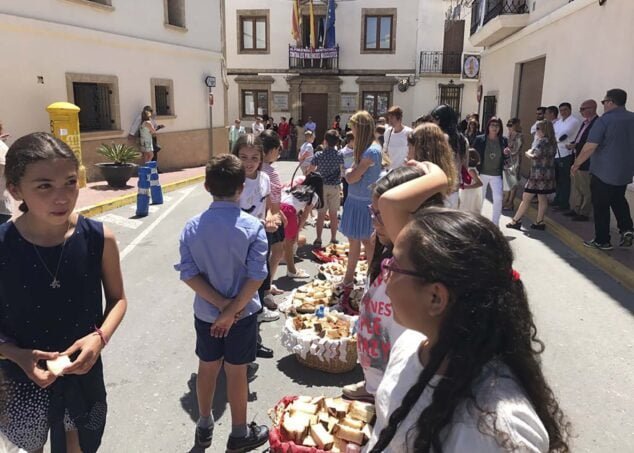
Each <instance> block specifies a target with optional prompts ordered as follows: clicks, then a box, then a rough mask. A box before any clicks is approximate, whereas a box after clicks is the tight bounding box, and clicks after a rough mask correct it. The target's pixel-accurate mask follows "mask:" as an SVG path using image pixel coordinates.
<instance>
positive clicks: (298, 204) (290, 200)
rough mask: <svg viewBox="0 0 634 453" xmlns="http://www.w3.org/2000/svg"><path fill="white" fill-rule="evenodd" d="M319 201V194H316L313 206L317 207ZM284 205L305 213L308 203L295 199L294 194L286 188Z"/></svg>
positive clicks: (283, 199) (283, 198)
mask: <svg viewBox="0 0 634 453" xmlns="http://www.w3.org/2000/svg"><path fill="white" fill-rule="evenodd" d="M318 201H319V197H317V194H314V195H313V199H312V201H311V204H312V205H313V206H315V205H316V204H317V202H318ZM282 204H287V205H289V206H292V207H294V208H295V211H297V212H299V211H303V210H304V209H305V208H306V205H307V204H308V203H307V202H306V201H300V200H298V199H297V198H295V197H294V196H293V194H291V190H290V188H288V187H286V188H285V189H284V190H282Z"/></svg>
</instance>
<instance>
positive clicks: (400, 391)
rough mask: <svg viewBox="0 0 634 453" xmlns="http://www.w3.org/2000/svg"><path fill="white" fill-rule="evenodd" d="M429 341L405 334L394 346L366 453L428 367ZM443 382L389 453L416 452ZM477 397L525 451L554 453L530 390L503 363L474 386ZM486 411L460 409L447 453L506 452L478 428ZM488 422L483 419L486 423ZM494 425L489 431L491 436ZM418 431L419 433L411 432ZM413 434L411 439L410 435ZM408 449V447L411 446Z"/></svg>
mask: <svg viewBox="0 0 634 453" xmlns="http://www.w3.org/2000/svg"><path fill="white" fill-rule="evenodd" d="M423 339H424V337H423V336H422V335H421V334H420V333H418V332H413V331H411V330H407V331H405V332H404V333H403V334H402V335H401V336H400V337H399V339H398V340H397V341H396V343H395V344H394V347H393V348H392V353H391V356H390V363H389V364H388V367H387V370H386V371H385V376H384V378H383V381H382V382H381V385H380V386H379V389H378V391H377V393H376V397H375V406H376V415H377V418H376V424H375V425H374V429H373V431H372V437H371V439H370V442H368V445H367V447H366V450H364V451H370V449H371V448H372V446H373V445H374V444H376V442H377V440H378V438H379V435H380V434H381V431H382V430H383V428H384V427H385V426H386V425H387V422H388V420H389V418H390V415H391V414H392V412H394V411H395V410H396V409H398V408H399V407H400V406H401V402H402V401H403V397H404V396H405V394H406V393H407V391H408V390H409V389H410V388H411V387H412V386H413V385H414V384H415V383H416V382H417V381H418V377H419V375H420V373H421V372H422V371H423V366H422V365H421V363H420V360H419V358H418V348H419V346H420V344H421V342H422V340H423ZM439 381H440V377H438V376H436V377H434V378H433V379H432V380H431V382H430V385H428V386H427V388H425V390H424V391H423V394H422V395H421V397H420V399H419V400H418V401H417V402H416V404H415V405H414V407H413V408H412V410H411V411H410V413H409V414H408V415H407V416H406V417H405V420H403V422H401V424H400V425H399V427H398V429H397V431H396V435H395V436H394V438H393V439H392V442H391V443H390V445H389V446H388V447H387V448H386V449H385V450H384V452H386V453H401V452H404V451H412V452H413V451H414V449H413V444H414V440H415V438H416V431H415V428H414V426H415V425H416V421H417V420H418V418H419V417H420V414H421V413H422V411H423V409H425V408H426V407H427V406H428V405H429V404H431V400H432V395H433V387H434V386H435V385H436V384H438V382H439ZM474 394H475V396H476V399H477V401H478V404H479V405H480V407H483V408H484V409H485V410H491V411H494V412H495V413H496V415H497V418H496V421H495V423H496V428H497V429H498V430H499V431H501V432H504V433H505V434H506V435H508V437H509V440H510V441H511V442H512V443H513V444H514V445H516V446H517V451H521V452H530V453H537V452H548V446H549V439H548V432H547V431H546V428H544V425H543V424H542V422H541V420H540V419H539V417H538V416H537V414H536V413H535V410H534V409H533V407H532V405H531V403H530V402H529V401H528V399H527V398H526V396H525V394H524V391H523V390H522V389H521V387H520V386H519V384H518V383H517V382H516V381H515V379H514V378H513V377H512V375H511V373H510V371H509V370H508V368H507V367H506V366H505V365H504V364H502V363H500V362H490V363H489V364H488V365H487V366H486V367H485V370H484V371H483V373H482V376H481V377H480V378H479V379H478V381H477V382H476V383H475V386H474ZM479 415H480V412H479V411H478V410H477V409H476V408H475V406H474V405H473V403H472V402H469V401H465V402H463V403H462V404H460V405H459V406H458V407H457V408H456V411H455V413H454V418H453V422H452V424H451V426H449V428H450V429H449V430H447V429H445V432H444V433H441V435H442V436H443V437H444V441H443V444H442V448H443V452H445V453H462V452H467V451H468V452H469V453H492V452H500V453H501V452H506V450H505V449H504V448H502V447H501V446H500V445H499V444H498V443H497V441H496V439H495V438H494V437H493V436H492V435H489V434H483V433H482V432H480V430H479V429H478V422H479ZM484 421H485V420H484V419H483V422H484ZM489 426H490V425H488V424H487V425H486V426H483V427H482V428H483V430H484V431H485V432H486V430H487V428H488V427H489ZM412 428H413V431H411V432H409V431H410V429H412ZM408 434H409V435H408ZM406 445H407V447H405V446H406Z"/></svg>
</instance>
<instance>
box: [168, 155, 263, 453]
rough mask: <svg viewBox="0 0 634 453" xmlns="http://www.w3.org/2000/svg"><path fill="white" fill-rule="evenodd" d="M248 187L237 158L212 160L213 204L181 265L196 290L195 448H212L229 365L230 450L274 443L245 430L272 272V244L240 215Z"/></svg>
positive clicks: (190, 235) (184, 249) (188, 228)
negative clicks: (260, 317) (265, 285)
mask: <svg viewBox="0 0 634 453" xmlns="http://www.w3.org/2000/svg"><path fill="white" fill-rule="evenodd" d="M244 181H245V170H244V167H243V165H242V162H241V161H240V159H239V158H237V157H236V156H233V155H229V154H226V155H222V156H217V157H213V158H212V159H211V160H210V161H209V163H208V164H207V168H206V175H205V188H206V189H207V191H208V192H209V193H210V194H211V195H212V196H213V197H214V201H213V202H212V203H211V206H210V207H209V209H208V210H207V211H205V212H203V213H202V214H199V215H197V216H196V217H194V218H192V219H190V220H189V221H188V222H187V224H186V225H185V228H184V229H183V232H182V234H181V238H180V256H181V260H180V263H178V264H177V265H176V266H175V269H176V270H178V271H179V272H180V278H181V280H183V281H184V282H185V283H186V284H187V286H189V287H190V288H192V289H193V290H194V292H195V297H194V318H195V319H194V325H195V329H196V355H197V356H198V358H199V364H198V378H197V382H196V391H197V394H198V411H199V413H200V418H199V420H198V423H197V425H196V446H197V447H201V448H208V447H209V446H211V440H212V434H213V427H214V419H213V415H212V414H211V404H212V401H213V397H214V392H215V387H216V380H217V377H218V373H219V372H220V368H221V367H222V366H223V362H224V368H225V373H226V375H227V394H229V395H234V398H230V406H231V422H232V430H231V435H230V436H229V440H228V442H227V450H228V451H234V450H235V451H249V450H252V449H254V448H257V447H259V446H260V445H263V444H265V443H266V442H267V440H268V429H267V427H266V426H264V425H262V426H257V425H256V424H255V423H251V424H250V425H248V426H247V395H248V386H247V364H248V363H250V362H253V361H254V360H255V357H256V341H257V314H256V313H257V312H258V311H259V310H260V308H261V304H260V299H259V297H258V288H259V287H260V285H261V284H262V281H263V280H264V278H265V277H266V274H267V271H266V252H267V248H268V244H267V241H266V233H265V231H264V226H263V225H262V222H260V221H259V220H258V219H256V218H255V217H253V216H251V215H249V214H247V213H245V212H243V211H242V210H241V209H240V205H239V200H240V194H241V193H242V190H243V188H244ZM236 395H239V397H236Z"/></svg>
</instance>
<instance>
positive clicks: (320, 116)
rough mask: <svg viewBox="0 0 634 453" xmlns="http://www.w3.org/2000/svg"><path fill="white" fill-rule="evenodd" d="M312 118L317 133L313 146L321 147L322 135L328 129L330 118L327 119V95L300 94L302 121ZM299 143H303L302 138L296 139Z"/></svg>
mask: <svg viewBox="0 0 634 453" xmlns="http://www.w3.org/2000/svg"><path fill="white" fill-rule="evenodd" d="M309 116H312V118H313V121H314V122H315V123H317V131H316V137H315V142H314V145H313V146H315V147H317V146H318V145H321V142H322V141H323V140H324V134H325V133H326V131H327V130H328V129H330V122H329V121H330V118H328V94H327V93H319V94H317V93H303V94H302V120H303V121H304V122H306V121H307V120H308V117H309ZM297 140H298V141H299V142H303V140H304V137H298V138H297Z"/></svg>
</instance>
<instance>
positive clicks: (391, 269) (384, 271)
mask: <svg viewBox="0 0 634 453" xmlns="http://www.w3.org/2000/svg"><path fill="white" fill-rule="evenodd" d="M392 273H395V274H401V275H408V276H410V277H414V278H418V279H420V280H427V278H426V277H425V276H423V275H421V274H417V273H416V272H414V271H408V270H406V269H401V268H399V267H398V265H397V264H396V260H395V259H394V257H392V258H385V259H384V260H383V261H381V276H382V277H383V280H388V279H389V278H390V277H391V276H392Z"/></svg>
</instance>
